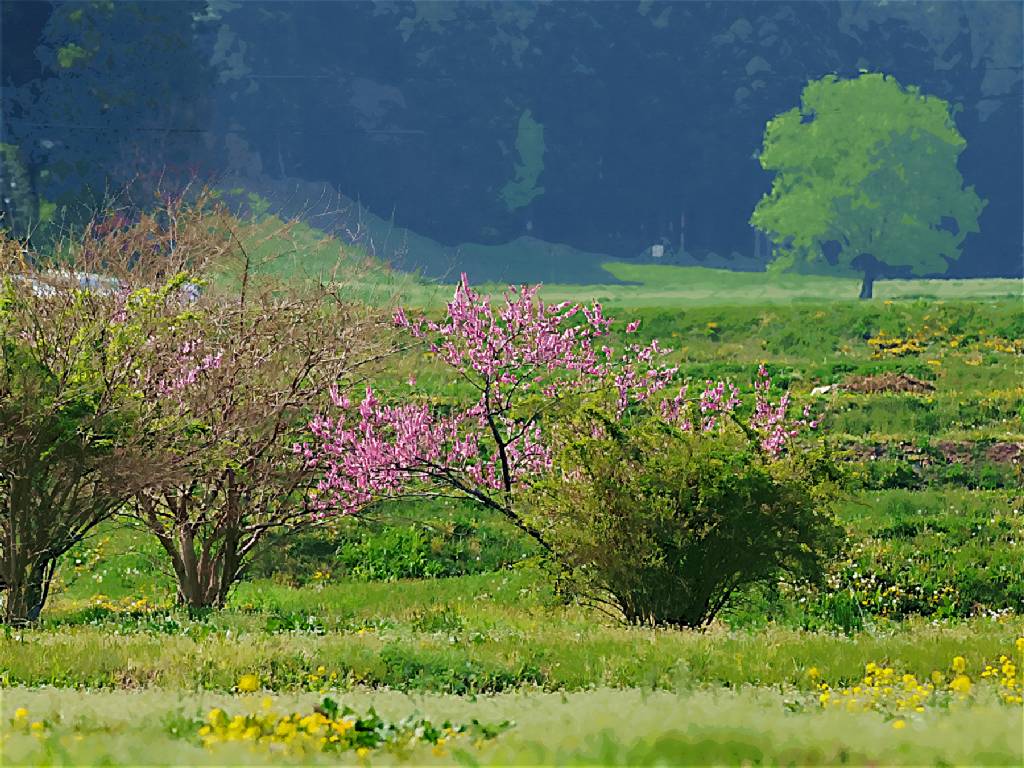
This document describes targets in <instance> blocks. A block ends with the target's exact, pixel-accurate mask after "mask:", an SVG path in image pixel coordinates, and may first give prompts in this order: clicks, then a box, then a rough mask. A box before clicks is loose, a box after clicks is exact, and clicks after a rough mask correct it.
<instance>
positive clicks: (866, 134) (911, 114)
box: [751, 74, 985, 298]
mask: <svg viewBox="0 0 1024 768" xmlns="http://www.w3.org/2000/svg"><path fill="white" fill-rule="evenodd" d="M966 145H967V142H966V141H965V140H964V138H963V137H962V136H961V135H960V132H959V131H958V130H957V128H956V125H955V123H954V121H953V117H952V113H951V110H950V105H949V104H948V103H947V102H945V101H944V100H942V99H940V98H937V97H933V96H926V95H924V94H922V93H921V92H920V90H919V89H918V88H915V87H914V86H908V87H903V86H901V85H900V84H899V83H898V82H897V81H896V80H895V79H894V78H892V77H887V76H885V75H882V74H863V75H861V76H860V77H857V78H854V79H845V80H844V79H840V78H839V77H836V76H835V75H829V76H826V77H824V78H822V79H820V80H816V81H813V82H811V83H809V84H808V85H807V87H806V88H804V91H803V95H802V98H801V104H800V106H799V107H797V108H794V109H791V110H789V111H788V112H784V113H783V114H781V115H778V116H777V117H775V118H773V119H772V120H771V121H769V123H768V125H767V127H766V128H765V135H764V147H763V150H762V152H761V155H760V162H761V166H762V167H763V168H764V169H765V170H768V171H773V172H775V174H776V175H775V178H774V180H773V184H772V189H771V191H770V192H769V193H768V194H766V195H765V196H764V197H763V198H762V199H761V201H760V202H759V203H758V205H757V207H756V209H755V210H754V213H753V216H752V217H751V223H752V224H753V225H754V226H755V227H757V228H758V229H760V230H763V231H765V232H767V233H768V234H769V235H771V236H772V238H773V239H774V240H775V241H776V242H777V243H779V244H780V245H779V247H778V255H777V257H776V260H775V267H776V268H793V267H796V266H798V265H801V264H806V263H808V262H813V261H816V260H825V261H827V262H828V263H830V264H833V265H835V266H837V267H846V268H852V269H855V270H857V271H859V272H861V273H862V274H863V275H864V283H863V287H862V289H861V298H867V297H870V296H871V293H872V284H873V281H874V279H875V278H876V277H881V276H886V275H892V276H897V275H901V274H906V273H911V274H915V275H923V274H941V273H944V272H945V271H946V270H947V269H948V267H949V264H950V263H951V262H952V261H954V260H955V259H957V258H959V256H960V249H961V246H962V245H963V242H964V239H965V238H966V236H967V235H968V234H970V233H972V232H978V216H979V215H980V213H981V211H982V209H983V208H984V206H985V202H984V201H982V200H981V199H980V198H979V197H978V195H977V194H975V192H974V188H973V187H967V188H966V189H965V188H964V187H963V178H962V177H961V175H960V171H959V170H958V169H957V159H958V157H959V155H960V153H961V152H963V150H964V148H965V147H966Z"/></svg>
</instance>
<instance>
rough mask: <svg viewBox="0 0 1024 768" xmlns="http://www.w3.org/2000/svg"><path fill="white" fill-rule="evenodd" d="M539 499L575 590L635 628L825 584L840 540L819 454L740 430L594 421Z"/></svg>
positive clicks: (830, 470)
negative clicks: (772, 454)
mask: <svg viewBox="0 0 1024 768" xmlns="http://www.w3.org/2000/svg"><path fill="white" fill-rule="evenodd" d="M575 431H576V435H577V438H576V440H574V441H573V442H572V443H570V444H569V445H568V447H567V448H566V449H565V450H564V451H563V452H562V453H561V454H560V456H559V457H558V459H557V462H556V466H557V467H558V468H559V469H560V470H561V472H560V473H558V472H556V473H555V475H554V478H553V479H552V480H551V481H550V482H549V483H548V484H547V485H546V486H544V487H543V488H542V489H540V490H539V492H538V493H537V494H536V495H535V496H534V505H535V507H534V510H535V520H534V524H535V525H536V526H537V527H538V528H540V529H542V530H544V532H545V534H544V535H545V538H546V540H547V541H548V542H549V544H550V545H551V548H552V550H553V552H554V553H555V555H556V557H557V561H558V563H559V566H560V567H561V568H562V569H563V576H564V577H565V580H566V583H567V584H568V585H569V587H570V588H571V589H572V590H574V591H576V592H578V593H579V594H580V595H581V596H583V597H584V598H589V599H590V600H591V601H593V602H595V603H599V604H603V605H605V606H606V607H610V608H612V609H613V610H614V611H615V612H617V613H619V614H621V616H623V617H624V618H625V619H626V620H627V621H630V622H637V623H641V622H642V623H656V624H667V625H679V626H688V627H700V626H704V625H706V624H707V623H708V622H710V621H711V620H712V619H713V618H714V617H715V615H716V614H717V613H718V612H719V611H720V610H721V609H722V608H723V606H725V605H726V604H727V602H728V601H729V599H730V597H731V596H732V595H733V593H734V592H736V591H737V590H739V589H742V588H744V587H747V586H749V585H750V584H753V583H757V582H761V581H765V580H772V579H776V578H779V577H785V578H790V579H795V580H815V579H819V578H820V577H821V576H822V575H823V573H824V566H825V564H826V563H827V561H828V558H829V557H830V556H831V555H832V554H833V553H835V552H836V551H837V549H838V548H839V546H840V544H841V542H842V535H843V532H842V529H841V528H840V527H839V526H838V525H837V524H836V523H835V521H834V519H833V517H832V514H831V511H830V506H831V502H832V500H833V499H834V497H835V490H836V488H837V484H836V481H837V480H838V479H839V475H838V472H837V469H836V466H835V465H834V464H833V463H832V462H831V460H830V459H828V458H827V457H825V456H824V455H823V454H821V453H816V452H807V453H792V454H788V455H784V456H782V457H778V458H774V459H769V458H768V457H767V456H766V455H765V454H764V453H763V452H762V451H761V450H760V449H759V448H758V446H757V445H756V443H755V442H754V441H752V440H751V439H750V438H749V437H748V435H747V434H745V433H744V431H742V430H741V429H740V428H738V427H736V426H729V427H727V428H721V429H719V428H715V429H714V430H711V431H693V432H684V431H681V430H678V429H675V428H673V427H671V426H670V425H668V424H666V423H665V422H664V421H662V420H661V419H658V418H656V417H642V418H638V419H636V420H630V421H625V422H622V423H621V424H620V425H616V424H614V423H612V422H611V421H610V420H604V419H601V418H600V416H598V417H597V419H596V421H595V420H594V418H593V417H591V416H589V415H583V416H581V417H580V419H579V421H578V422H577V424H576V430H575Z"/></svg>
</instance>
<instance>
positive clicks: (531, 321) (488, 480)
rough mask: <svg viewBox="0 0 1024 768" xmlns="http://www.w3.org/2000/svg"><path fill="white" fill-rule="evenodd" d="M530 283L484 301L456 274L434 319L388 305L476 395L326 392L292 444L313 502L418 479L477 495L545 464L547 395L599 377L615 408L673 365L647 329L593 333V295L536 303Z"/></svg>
mask: <svg viewBox="0 0 1024 768" xmlns="http://www.w3.org/2000/svg"><path fill="white" fill-rule="evenodd" d="M539 288H540V286H523V287H521V288H518V289H517V288H510V289H508V290H507V291H506V292H505V294H504V302H503V304H502V306H500V307H499V308H495V307H493V306H492V305H491V301H490V299H489V298H488V297H486V296H481V295H480V294H478V293H477V292H476V291H474V290H473V289H472V288H471V287H470V286H469V283H468V280H467V279H466V276H465V275H462V277H461V279H460V281H459V284H458V286H457V287H456V290H455V295H454V297H453V298H452V301H451V302H449V304H448V306H447V312H446V314H445V317H444V319H442V320H441V321H437V322H435V321H431V320H428V319H425V318H422V317H421V318H416V319H410V318H409V317H408V316H407V315H406V313H405V312H404V311H403V310H401V309H399V310H398V311H397V312H396V313H395V317H394V320H395V324H396V325H397V326H398V327H400V328H404V329H406V330H407V331H409V332H410V333H411V334H412V336H413V337H415V338H418V339H422V340H424V341H425V342H426V343H427V348H428V349H429V350H430V352H431V353H432V354H434V355H435V356H436V357H437V358H438V359H439V360H441V361H442V362H443V363H445V364H446V365H448V366H449V367H451V368H453V369H454V370H455V371H457V372H458V374H459V375H460V376H462V377H463V378H464V379H465V380H466V381H468V382H469V383H470V384H471V385H472V386H473V387H474V389H475V390H476V391H477V393H478V396H477V398H476V401H475V402H474V403H472V404H470V405H469V407H466V408H464V409H461V410H460V409H456V410H454V411H452V412H446V413H442V412H438V411H436V410H433V409H431V408H430V407H429V406H427V405H420V404H406V405H401V406H389V405H382V404H381V403H380V402H379V401H378V400H377V398H376V396H375V395H374V393H373V391H372V390H371V389H368V390H367V392H366V396H365V398H364V400H363V401H362V403H360V405H359V408H358V413H357V414H352V413H350V411H351V403H350V402H348V401H347V399H346V398H344V397H343V396H341V395H339V394H338V393H336V392H335V393H332V399H333V402H334V405H335V406H336V408H337V409H338V413H337V415H336V416H335V417H329V416H320V417H317V418H315V419H314V420H313V421H312V422H311V423H310V425H309V426H310V430H311V432H312V433H313V436H314V438H315V440H316V442H315V443H314V445H312V446H311V445H310V444H308V443H307V444H302V445H298V446H296V450H297V451H298V452H300V453H302V455H303V456H304V457H305V458H306V460H307V462H308V464H309V465H310V466H314V467H317V468H318V469H319V470H320V471H321V472H322V477H321V480H320V482H319V486H318V502H317V503H318V505H319V506H320V507H321V508H322V509H323V508H327V507H333V508H337V509H341V510H343V511H354V510H356V509H358V508H359V507H360V506H362V505H364V504H366V503H367V502H368V501H370V500H371V499H372V498H375V497H377V496H382V495H384V496H386V495H394V494H398V493H402V492H403V491H404V490H406V489H407V487H408V485H409V484H411V483H415V482H420V481H433V482H436V483H439V484H441V485H443V486H447V487H448V488H450V489H455V490H457V491H459V492H462V493H466V494H469V495H473V496H476V497H477V498H481V497H482V496H487V497H488V498H496V497H498V496H501V495H503V494H504V495H507V494H509V493H511V492H512V490H513V488H514V487H515V485H516V484H517V483H519V482H520V481H522V480H525V479H527V478H529V477H531V476H534V475H537V474H539V473H542V472H544V471H546V470H548V469H550V467H551V463H552V449H551V446H550V444H549V441H548V439H547V437H546V434H545V430H544V427H543V425H544V415H545V412H546V411H549V410H550V409H551V408H552V407H553V406H554V404H556V403H557V402H558V401H559V400H561V399H562V398H564V397H565V396H567V395H569V394H579V393H581V392H587V391H594V390H597V389H599V388H601V387H604V386H608V385H611V386H613V387H614V388H615V389H616V391H617V392H618V394H619V407H620V412H621V411H622V410H624V409H625V408H626V407H627V406H628V404H629V403H631V402H640V401H643V400H646V399H647V398H649V397H651V396H652V395H653V394H654V393H656V392H658V391H660V390H662V389H664V388H665V386H667V384H668V383H669V381H670V380H671V379H672V377H673V376H674V375H675V373H676V371H677V369H676V368H675V367H670V366H665V365H663V364H662V359H663V358H664V356H665V355H666V354H667V353H668V352H669V350H665V349H662V348H661V347H660V346H659V345H658V343H657V341H655V342H652V343H651V344H650V345H648V346H641V345H636V344H634V345H629V346H627V348H626V350H625V351H624V352H623V353H622V354H621V355H619V356H616V355H615V352H614V350H612V349H611V348H610V347H608V346H607V345H604V344H600V345H599V342H600V341H601V340H602V339H603V337H606V336H607V335H608V334H609V332H610V328H611V325H612V320H610V319H609V318H607V317H605V316H604V314H603V310H602V307H601V305H600V303H594V304H593V305H590V306H586V305H581V304H571V303H569V302H563V303H559V304H545V303H544V302H543V301H542V300H541V299H540V298H539V297H538V291H539ZM637 327H638V324H637V323H631V324H630V325H629V326H628V327H627V329H626V330H627V332H630V333H632V332H635V331H636V330H637ZM410 382H411V383H412V382H414V379H410ZM356 416H358V421H356V419H355V417H356ZM350 418H351V419H352V421H351V422H350V421H349V419H350Z"/></svg>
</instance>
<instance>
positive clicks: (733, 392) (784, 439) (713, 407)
mask: <svg viewBox="0 0 1024 768" xmlns="http://www.w3.org/2000/svg"><path fill="white" fill-rule="evenodd" d="M771 388H772V379H771V377H770V376H769V375H768V371H767V369H766V368H765V367H764V365H763V364H762V365H761V366H759V367H758V369H757V377H756V378H755V380H754V403H753V410H752V412H751V414H750V416H749V418H748V419H747V421H746V426H747V428H748V429H749V430H750V431H751V432H753V433H754V434H756V435H757V436H758V440H759V443H760V445H761V448H762V450H764V451H765V453H767V454H768V455H770V456H779V455H780V454H781V453H782V452H783V451H784V450H785V448H786V446H787V444H788V443H789V442H790V441H791V440H792V439H793V438H795V437H797V436H798V435H799V434H800V432H801V431H802V430H803V429H804V428H808V429H814V428H816V427H817V426H818V423H819V422H818V421H817V420H808V416H809V415H810V407H809V406H808V407H807V408H805V409H804V413H803V418H802V419H798V420H787V416H788V412H789V406H790V395H789V393H788V392H785V393H783V394H782V395H781V396H780V398H779V400H778V401H777V402H772V400H771V398H770V392H771ZM686 392H687V388H686V387H685V386H683V387H680V389H679V393H678V394H677V395H676V396H675V397H674V398H671V399H665V400H663V401H662V402H661V415H662V417H663V418H664V419H665V420H666V421H669V422H671V423H673V424H675V425H676V426H678V427H679V428H680V429H683V430H685V431H690V430H692V429H693V428H694V422H693V421H692V420H691V419H690V418H689V413H690V408H689V406H690V403H689V401H687V399H686ZM696 405H697V408H698V410H699V412H700V414H701V417H700V428H701V430H702V431H704V432H709V431H711V430H713V429H714V428H715V427H716V426H719V425H720V424H721V422H720V421H719V419H720V418H722V417H726V416H728V417H730V418H738V417H737V410H738V409H739V408H740V406H742V405H743V399H742V398H741V396H740V392H739V390H738V389H737V388H736V387H735V386H734V385H733V384H732V383H726V382H723V381H718V382H714V381H710V380H708V381H707V382H705V387H704V391H703V392H701V394H700V397H699V398H698V399H697V401H696Z"/></svg>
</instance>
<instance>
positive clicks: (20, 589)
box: [3, 558, 56, 626]
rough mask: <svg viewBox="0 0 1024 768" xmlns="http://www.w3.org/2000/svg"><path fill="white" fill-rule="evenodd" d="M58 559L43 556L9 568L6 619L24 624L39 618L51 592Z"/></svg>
mask: <svg viewBox="0 0 1024 768" xmlns="http://www.w3.org/2000/svg"><path fill="white" fill-rule="evenodd" d="M55 565H56V561H55V560H52V559H49V558H46V559H43V558H40V559H39V560H36V561H34V562H31V563H24V564H20V565H17V566H15V567H13V568H8V569H5V570H6V571H7V575H6V578H5V583H4V592H3V594H4V612H3V623H4V624H9V625H12V626H24V625H25V624H29V623H31V622H34V621H37V620H38V619H39V614H40V613H42V610H43V605H45V604H46V598H47V595H48V594H49V592H50V582H51V580H52V579H53V571H54V566H55Z"/></svg>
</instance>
